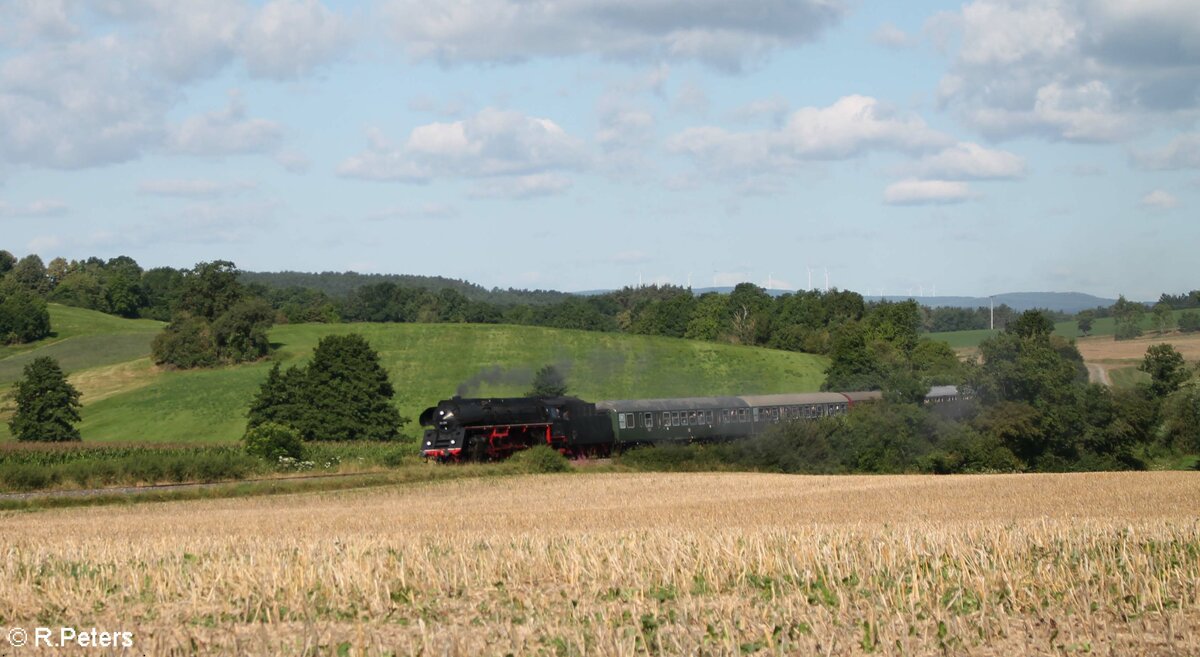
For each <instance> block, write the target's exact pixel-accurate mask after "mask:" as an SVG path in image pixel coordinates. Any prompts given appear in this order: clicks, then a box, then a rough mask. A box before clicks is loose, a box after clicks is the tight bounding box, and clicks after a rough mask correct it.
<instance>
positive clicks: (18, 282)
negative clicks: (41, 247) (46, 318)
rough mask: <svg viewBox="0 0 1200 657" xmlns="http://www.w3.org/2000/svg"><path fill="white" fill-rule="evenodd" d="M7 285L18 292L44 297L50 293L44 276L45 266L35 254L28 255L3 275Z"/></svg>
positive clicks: (48, 284) (47, 280) (47, 281)
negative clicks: (23, 291)
mask: <svg viewBox="0 0 1200 657" xmlns="http://www.w3.org/2000/svg"><path fill="white" fill-rule="evenodd" d="M5 279H6V281H7V282H9V284H10V285H11V286H12V287H14V288H15V289H18V290H25V291H27V292H32V293H34V294H36V295H38V296H45V294H46V293H47V292H49V291H50V279H49V278H48V277H47V276H46V265H44V264H42V259H41V258H39V257H38V256H37V255H36V254H30V255H27V256H25V257H24V258H21V259H20V260H19V261H17V264H15V265H13V268H12V269H11V270H10V271H9V272H8V273H7V274H5Z"/></svg>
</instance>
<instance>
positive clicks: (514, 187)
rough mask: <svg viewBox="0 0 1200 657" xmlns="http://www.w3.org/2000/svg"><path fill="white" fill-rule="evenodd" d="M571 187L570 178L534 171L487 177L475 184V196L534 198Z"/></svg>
mask: <svg viewBox="0 0 1200 657" xmlns="http://www.w3.org/2000/svg"><path fill="white" fill-rule="evenodd" d="M570 188H571V179H570V178H568V177H567V176H564V175H562V174H558V173H534V174H530V175H527V176H504V177H500V178H488V179H487V180H482V181H480V182H478V183H476V184H475V186H474V187H472V189H471V196H474V197H476V198H534V197H537V196H554V195H556V194H561V193H563V192H565V191H567V190H568V189H570Z"/></svg>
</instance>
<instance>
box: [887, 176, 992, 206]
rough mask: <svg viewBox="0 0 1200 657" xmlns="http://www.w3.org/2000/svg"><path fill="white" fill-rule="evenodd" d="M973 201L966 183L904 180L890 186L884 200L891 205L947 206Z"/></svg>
mask: <svg viewBox="0 0 1200 657" xmlns="http://www.w3.org/2000/svg"><path fill="white" fill-rule="evenodd" d="M970 199H971V189H970V188H969V187H968V186H967V183H965V182H955V181H949V180H902V181H900V182H896V183H892V184H891V185H888V187H887V189H885V190H884V192H883V200H884V202H885V203H887V204H889V205H930V204H937V205H945V204H950V203H962V202H964V201H967V200H970Z"/></svg>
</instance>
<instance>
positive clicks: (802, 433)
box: [738, 419, 840, 474]
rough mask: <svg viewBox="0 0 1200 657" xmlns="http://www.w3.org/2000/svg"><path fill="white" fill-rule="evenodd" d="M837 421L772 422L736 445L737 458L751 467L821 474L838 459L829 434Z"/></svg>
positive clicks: (834, 467) (831, 469)
mask: <svg viewBox="0 0 1200 657" xmlns="http://www.w3.org/2000/svg"><path fill="white" fill-rule="evenodd" d="M837 428H838V421H837V420H834V419H824V420H817V421H808V420H797V421H793V422H786V423H784V424H780V425H776V426H774V427H771V428H770V429H768V430H767V431H766V432H765V433H763V434H760V435H758V436H755V437H753V438H750V439H749V440H746V441H745V442H743V443H741V444H740V445H739V449H738V452H739V457H740V458H739V460H740V461H741V462H742V463H744V464H746V465H748V466H750V467H752V468H755V469H759V470H769V471H773V472H789V473H805V474H825V473H832V472H837V471H838V470H839V469H840V463H839V460H838V458H837V455H836V454H835V453H834V450H833V446H832V442H831V440H830V439H831V438H832V437H833V436H834V435H835V434H836V431H837Z"/></svg>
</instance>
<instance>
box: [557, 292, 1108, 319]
mask: <svg viewBox="0 0 1200 657" xmlns="http://www.w3.org/2000/svg"><path fill="white" fill-rule="evenodd" d="M608 292H612V290H587V291H584V292H575V293H574V294H579V295H585V296H586V295H595V294H606V293H608ZM706 292H720V293H721V294H729V293H730V292H733V288H732V287H699V288H693V289H692V294H695V295H696V296H700V295H701V294H704V293H706ZM766 292H767V294H770V295H771V296H773V297H778V296H783V295H785V294H793V293H795V290H778V289H771V290H767V291H766ZM863 298H864V299H866V300H867V301H880V300H883V299H886V300H887V301H907V300H908V299H913V300H914V301H916V302H917V303H919V304H921V305H922V306H929V307H930V308H979V307H981V306H982V307H986V306H987V305H988V297H950V296H942V297H913V296H902V295H891V294H889V295H887V296H886V297H879V296H864V297H863ZM992 299H994V300H995V303H996V305H997V306H999V305H1000V304H1002V303H1003V304H1008V307H1009V308H1012V309H1013V310H1016V311H1018V312H1022V311H1026V310H1033V309H1034V308H1043V309H1048V310H1056V311H1059V312H1064V313H1077V312H1079V311H1081V310H1088V309H1090V308H1095V307H1097V306H1105V307H1107V306H1111V305H1113V304H1114V303H1116V302H1117V300H1116V299H1105V298H1103V297H1097V296H1093V295H1091V294H1084V293H1082V292H1009V293H1006V294H997V295H994V296H993V297H992Z"/></svg>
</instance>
